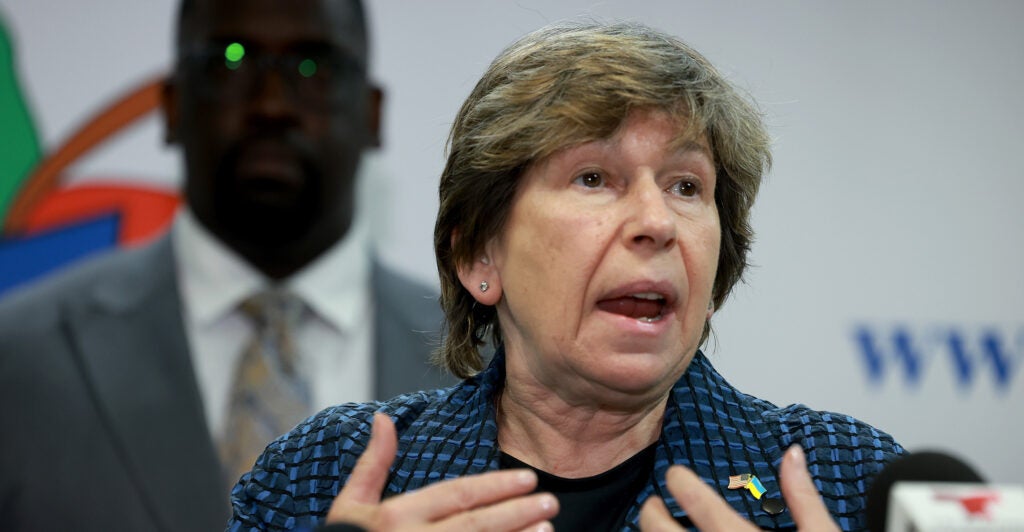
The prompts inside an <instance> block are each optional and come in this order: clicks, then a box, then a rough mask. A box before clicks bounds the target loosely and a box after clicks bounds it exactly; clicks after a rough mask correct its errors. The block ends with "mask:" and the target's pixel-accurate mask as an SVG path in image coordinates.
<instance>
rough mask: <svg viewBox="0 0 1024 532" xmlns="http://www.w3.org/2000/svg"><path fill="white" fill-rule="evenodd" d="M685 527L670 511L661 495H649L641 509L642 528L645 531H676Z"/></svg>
mask: <svg viewBox="0 0 1024 532" xmlns="http://www.w3.org/2000/svg"><path fill="white" fill-rule="evenodd" d="M682 529H683V527H681V526H679V523H677V522H676V520H675V519H674V518H673V517H672V514H671V513H669V511H668V508H667V507H665V501H663V500H661V497H653V496H652V497H648V498H647V500H646V501H645V502H644V506H643V508H641V509H640V530H643V531H644V532H675V531H677V530H682Z"/></svg>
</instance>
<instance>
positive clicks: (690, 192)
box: [669, 181, 700, 197]
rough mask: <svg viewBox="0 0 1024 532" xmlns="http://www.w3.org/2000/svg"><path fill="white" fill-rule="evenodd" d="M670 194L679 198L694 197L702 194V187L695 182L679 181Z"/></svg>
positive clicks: (670, 190)
mask: <svg viewBox="0 0 1024 532" xmlns="http://www.w3.org/2000/svg"><path fill="white" fill-rule="evenodd" d="M669 192H671V193H673V194H675V195H677V196H685V197H693V196H696V195H698V194H700V185H698V184H697V183H694V182H693V181H679V182H678V183H676V184H674V185H672V187H671V188H670V189H669Z"/></svg>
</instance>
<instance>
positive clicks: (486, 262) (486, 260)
mask: <svg viewBox="0 0 1024 532" xmlns="http://www.w3.org/2000/svg"><path fill="white" fill-rule="evenodd" d="M480 262H482V263H484V264H490V263H491V259H488V258H487V257H483V258H481V259H480Z"/></svg>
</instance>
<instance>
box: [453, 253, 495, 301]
mask: <svg viewBox="0 0 1024 532" xmlns="http://www.w3.org/2000/svg"><path fill="white" fill-rule="evenodd" d="M458 272H459V281H461V282H462V286H463V288H465V289H466V290H468V291H469V293H470V294H472V295H473V299H476V301H477V303H480V304H481V305H488V306H494V305H497V304H498V301H500V300H501V276H499V275H498V270H497V269H496V268H495V267H494V264H492V263H491V260H490V259H489V258H488V257H487V255H484V256H482V257H478V258H476V259H474V260H473V262H472V263H469V264H461V265H459V266H458Z"/></svg>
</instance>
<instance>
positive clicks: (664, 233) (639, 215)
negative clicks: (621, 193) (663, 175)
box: [624, 177, 676, 250]
mask: <svg viewBox="0 0 1024 532" xmlns="http://www.w3.org/2000/svg"><path fill="white" fill-rule="evenodd" d="M632 188H633V190H631V191H630V193H629V194H628V197H629V198H628V199H629V205H628V208H629V210H630V213H629V221H628V222H627V224H626V227H625V235H624V236H625V237H626V239H627V240H628V241H629V244H630V245H633V246H641V247H650V248H651V249H655V250H658V249H665V248H670V247H672V246H673V245H675V241H676V219H675V214H674V213H673V212H672V210H671V208H670V207H669V205H668V203H666V198H665V192H664V191H662V190H661V188H660V187H659V186H658V184H657V183H656V182H655V181H654V179H653V178H651V177H647V178H644V179H641V180H639V181H634V184H633V186H632Z"/></svg>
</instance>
